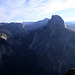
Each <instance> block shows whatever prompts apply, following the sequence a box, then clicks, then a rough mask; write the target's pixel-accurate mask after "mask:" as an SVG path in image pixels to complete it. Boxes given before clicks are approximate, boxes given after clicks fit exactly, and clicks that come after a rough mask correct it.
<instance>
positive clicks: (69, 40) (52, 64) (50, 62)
mask: <svg viewBox="0 0 75 75" xmlns="http://www.w3.org/2000/svg"><path fill="white" fill-rule="evenodd" d="M74 37H75V33H74V32H72V31H70V30H68V29H66V28H65V24H64V21H63V19H62V18H61V17H60V16H58V15H54V16H52V19H51V20H50V21H49V23H48V24H47V26H45V27H43V28H41V29H40V30H39V31H38V32H37V33H36V34H35V37H34V40H33V43H32V44H31V46H30V47H29V48H30V49H31V50H33V52H34V54H35V56H37V58H38V65H40V66H41V67H43V68H44V69H45V71H46V72H47V73H48V75H65V74H66V71H68V70H69V69H70V68H74V67H75V59H74V58H75V39H74Z"/></svg>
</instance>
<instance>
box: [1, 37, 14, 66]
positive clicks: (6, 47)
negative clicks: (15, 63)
mask: <svg viewBox="0 0 75 75" xmlns="http://www.w3.org/2000/svg"><path fill="white" fill-rule="evenodd" d="M13 54H14V52H13V51H12V49H11V46H10V44H9V43H8V42H7V41H6V40H5V39H3V38H0V65H1V64H2V63H3V62H2V61H3V60H2V57H3V55H6V56H12V55H13Z"/></svg>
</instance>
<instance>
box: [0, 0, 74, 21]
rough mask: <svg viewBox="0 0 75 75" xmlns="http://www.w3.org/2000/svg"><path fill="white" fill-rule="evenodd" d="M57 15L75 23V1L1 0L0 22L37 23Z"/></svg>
mask: <svg viewBox="0 0 75 75" xmlns="http://www.w3.org/2000/svg"><path fill="white" fill-rule="evenodd" d="M55 14H57V15H60V16H61V17H62V18H63V19H64V20H65V21H75V0H0V22H13V21H16V22H20V21H21V22H22V21H37V20H41V19H44V18H51V15H55Z"/></svg>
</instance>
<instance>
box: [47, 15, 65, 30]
mask: <svg viewBox="0 0 75 75" xmlns="http://www.w3.org/2000/svg"><path fill="white" fill-rule="evenodd" d="M48 26H49V28H50V29H53V28H54V27H64V28H65V27H66V24H65V23H64V20H63V19H62V18H61V17H60V16H59V15H52V18H51V20H50V21H49V23H48Z"/></svg>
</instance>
